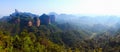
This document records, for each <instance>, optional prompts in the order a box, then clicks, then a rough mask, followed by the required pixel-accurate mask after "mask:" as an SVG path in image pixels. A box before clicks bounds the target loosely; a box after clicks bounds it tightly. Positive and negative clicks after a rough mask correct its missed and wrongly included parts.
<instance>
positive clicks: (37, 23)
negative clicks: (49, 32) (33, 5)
mask: <svg viewBox="0 0 120 52" xmlns="http://www.w3.org/2000/svg"><path fill="white" fill-rule="evenodd" d="M36 26H37V27H39V26H40V19H37V21H36Z"/></svg>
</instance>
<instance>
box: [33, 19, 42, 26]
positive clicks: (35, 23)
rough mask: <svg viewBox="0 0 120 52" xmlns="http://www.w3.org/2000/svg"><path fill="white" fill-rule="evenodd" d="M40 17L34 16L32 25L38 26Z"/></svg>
mask: <svg viewBox="0 0 120 52" xmlns="http://www.w3.org/2000/svg"><path fill="white" fill-rule="evenodd" d="M40 23H41V22H40V19H39V18H38V17H34V26H37V27H39V26H40Z"/></svg>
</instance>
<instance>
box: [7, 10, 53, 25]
mask: <svg viewBox="0 0 120 52" xmlns="http://www.w3.org/2000/svg"><path fill="white" fill-rule="evenodd" d="M9 17H10V20H9V22H11V23H15V24H20V25H21V26H36V27H39V26H40V25H48V24H50V23H55V16H54V15H46V14H43V15H41V16H37V15H35V14H31V13H25V12H18V11H17V10H15V12H14V13H12V14H11V15H10V16H9Z"/></svg>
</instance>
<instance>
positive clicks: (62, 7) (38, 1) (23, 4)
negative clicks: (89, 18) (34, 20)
mask: <svg viewBox="0 0 120 52" xmlns="http://www.w3.org/2000/svg"><path fill="white" fill-rule="evenodd" d="M15 9H17V10H18V11H21V12H31V13H33V14H37V15H40V14H42V13H49V12H56V13H58V14H60V13H66V14H83V15H116V16H119V15H120V0H0V16H6V15H9V14H11V13H13V12H14V10H15Z"/></svg>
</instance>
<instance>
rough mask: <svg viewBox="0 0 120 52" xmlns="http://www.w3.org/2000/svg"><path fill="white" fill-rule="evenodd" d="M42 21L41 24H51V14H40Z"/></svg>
mask: <svg viewBox="0 0 120 52" xmlns="http://www.w3.org/2000/svg"><path fill="white" fill-rule="evenodd" d="M40 21H41V24H43V25H48V24H50V16H48V15H46V14H43V15H41V16H40Z"/></svg>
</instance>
